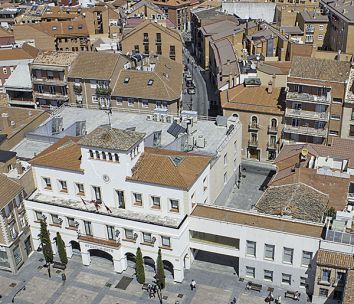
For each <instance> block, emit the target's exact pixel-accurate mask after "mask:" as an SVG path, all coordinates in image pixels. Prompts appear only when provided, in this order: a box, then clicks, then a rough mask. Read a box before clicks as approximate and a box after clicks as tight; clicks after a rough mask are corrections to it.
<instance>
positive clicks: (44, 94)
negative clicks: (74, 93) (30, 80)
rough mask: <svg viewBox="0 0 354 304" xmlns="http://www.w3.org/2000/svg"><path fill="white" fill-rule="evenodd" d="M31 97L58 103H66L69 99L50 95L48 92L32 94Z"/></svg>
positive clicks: (64, 96) (59, 95) (63, 96)
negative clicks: (57, 101)
mask: <svg viewBox="0 0 354 304" xmlns="http://www.w3.org/2000/svg"><path fill="white" fill-rule="evenodd" d="M33 96H34V97H35V98H41V99H49V100H59V101H67V100H68V99H69V96H68V95H62V94H51V93H49V92H43V93H40V92H33Z"/></svg>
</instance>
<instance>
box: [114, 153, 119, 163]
mask: <svg viewBox="0 0 354 304" xmlns="http://www.w3.org/2000/svg"><path fill="white" fill-rule="evenodd" d="M114 160H115V161H116V162H119V156H118V154H117V153H114Z"/></svg>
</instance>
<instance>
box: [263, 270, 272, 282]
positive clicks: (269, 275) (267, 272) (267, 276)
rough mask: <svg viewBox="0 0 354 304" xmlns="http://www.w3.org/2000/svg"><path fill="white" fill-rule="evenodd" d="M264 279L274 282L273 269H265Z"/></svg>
mask: <svg viewBox="0 0 354 304" xmlns="http://www.w3.org/2000/svg"><path fill="white" fill-rule="evenodd" d="M264 280H266V281H271V282H273V271H270V270H264Z"/></svg>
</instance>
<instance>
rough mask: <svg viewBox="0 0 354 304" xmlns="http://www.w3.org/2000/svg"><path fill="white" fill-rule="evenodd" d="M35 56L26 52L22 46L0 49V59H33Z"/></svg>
mask: <svg viewBox="0 0 354 304" xmlns="http://www.w3.org/2000/svg"><path fill="white" fill-rule="evenodd" d="M34 57H36V56H33V54H30V53H28V52H26V50H24V49H23V48H19V49H2V50H0V61H1V60H21V59H33V58H34Z"/></svg>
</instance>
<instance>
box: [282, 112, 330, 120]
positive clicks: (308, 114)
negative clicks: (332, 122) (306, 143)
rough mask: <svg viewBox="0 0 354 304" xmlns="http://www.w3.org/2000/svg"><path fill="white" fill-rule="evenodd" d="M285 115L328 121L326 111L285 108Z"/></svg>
mask: <svg viewBox="0 0 354 304" xmlns="http://www.w3.org/2000/svg"><path fill="white" fill-rule="evenodd" d="M285 116H287V117H299V118H302V119H311V120H319V121H329V113H328V112H315V111H304V110H297V109H286V110H285Z"/></svg>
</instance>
